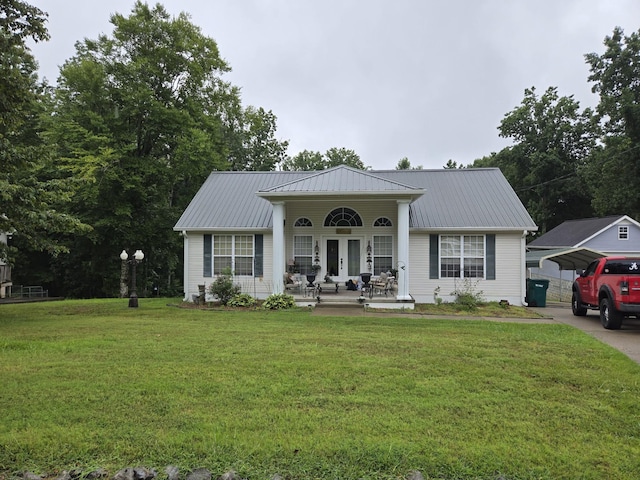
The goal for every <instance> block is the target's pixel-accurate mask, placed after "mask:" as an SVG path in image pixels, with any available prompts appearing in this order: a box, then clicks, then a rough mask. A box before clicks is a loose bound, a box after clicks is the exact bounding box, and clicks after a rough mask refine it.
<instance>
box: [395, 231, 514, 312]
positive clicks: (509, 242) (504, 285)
mask: <svg viewBox="0 0 640 480" xmlns="http://www.w3.org/2000/svg"><path fill="white" fill-rule="evenodd" d="M409 250H410V254H409V256H410V258H411V266H410V283H409V293H410V294H411V296H412V297H413V298H414V299H415V301H416V302H417V303H434V302H435V297H434V294H435V293H434V292H435V290H436V289H437V288H438V287H439V288H440V292H439V297H440V298H442V300H443V301H445V302H452V301H454V300H455V298H454V296H452V295H451V292H453V291H454V290H455V288H456V285H460V281H461V280H455V279H453V278H440V279H430V278H429V234H428V233H414V234H412V235H411V237H410V244H409ZM523 255H524V252H523V251H522V236H521V235H520V234H500V233H498V234H496V279H495V280H482V279H481V280H479V281H478V283H477V285H476V286H475V288H476V289H477V291H482V297H483V298H484V299H485V300H487V301H500V300H508V301H509V303H511V304H514V305H522V304H523V301H524V298H522V285H523V282H524V281H525V280H524V279H525V270H523V268H522V265H523V260H522V259H523ZM398 275H401V273H398ZM473 281H474V282H475V280H473Z"/></svg>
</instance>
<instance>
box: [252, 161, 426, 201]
mask: <svg viewBox="0 0 640 480" xmlns="http://www.w3.org/2000/svg"><path fill="white" fill-rule="evenodd" d="M424 193H425V191H424V190H423V189H422V188H418V187H414V186H411V185H405V184H403V183H398V182H394V181H393V180H387V179H385V178H382V177H379V176H377V175H375V174H372V173H370V172H368V171H366V170H358V169H355V168H351V167H348V166H346V165H339V166H337V167H334V168H330V169H328V170H322V171H320V172H311V173H309V175H308V176H305V177H303V178H299V179H296V180H293V181H291V182H287V183H283V184H280V185H275V186H273V187H271V188H269V189H265V190H261V191H259V192H257V194H258V195H259V196H261V197H278V196H292V195H296V196H297V195H305V196H306V195H336V194H337V195H371V194H375V195H396V196H400V197H406V196H407V195H408V196H410V197H413V198H414V199H415V198H418V197H419V196H421V195H422V194H424Z"/></svg>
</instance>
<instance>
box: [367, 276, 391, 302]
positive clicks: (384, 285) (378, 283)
mask: <svg viewBox="0 0 640 480" xmlns="http://www.w3.org/2000/svg"><path fill="white" fill-rule="evenodd" d="M390 283H391V281H390V278H389V275H387V274H386V273H385V272H382V273H380V276H379V277H378V278H377V279H376V280H375V281H374V282H373V283H372V285H371V287H372V290H373V292H372V293H373V294H378V295H382V294H383V293H384V296H385V297H386V296H387V293H389V289H390V288H391V285H390Z"/></svg>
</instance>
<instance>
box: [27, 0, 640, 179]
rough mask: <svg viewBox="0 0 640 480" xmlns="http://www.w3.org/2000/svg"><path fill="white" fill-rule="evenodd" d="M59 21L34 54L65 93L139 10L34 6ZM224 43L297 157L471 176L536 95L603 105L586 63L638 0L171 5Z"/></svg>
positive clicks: (248, 89)
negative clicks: (552, 93)
mask: <svg viewBox="0 0 640 480" xmlns="http://www.w3.org/2000/svg"><path fill="white" fill-rule="evenodd" d="M27 3H29V4H31V5H35V6H37V7H38V8H40V9H41V10H43V11H45V12H47V13H48V14H49V17H48V22H47V27H48V30H49V34H50V35H51V40H50V41H48V42H46V43H40V44H37V45H35V46H33V47H32V51H33V54H34V56H35V57H36V60H37V61H38V62H39V64H40V75H41V76H42V77H46V78H47V79H48V81H49V83H55V80H56V78H57V76H58V70H59V67H60V66H61V65H62V64H63V63H64V62H65V60H67V59H69V58H70V57H72V56H73V55H74V53H75V47H74V45H75V43H76V42H77V41H82V40H84V39H85V38H86V39H96V38H97V37H98V36H99V35H100V34H107V35H110V34H111V32H112V30H113V29H112V25H111V24H110V23H109V17H110V15H111V14H113V13H120V14H123V15H128V14H129V13H130V12H131V10H132V8H133V5H134V0H110V1H107V2H105V1H103V0H27ZM147 3H149V4H151V5H153V4H155V3H161V4H162V5H163V6H164V7H165V8H166V10H167V11H168V12H169V13H170V14H171V15H177V14H179V13H180V12H186V13H188V14H190V16H191V21H192V23H193V24H195V25H197V26H198V27H200V28H201V30H202V33H203V34H204V35H206V36H208V37H210V38H213V39H214V40H216V42H217V44H218V48H219V50H220V55H221V57H222V58H224V59H225V60H226V61H227V62H228V64H229V65H230V66H231V68H232V72H230V73H228V74H225V75H224V77H223V78H225V79H226V80H227V81H229V82H231V83H232V84H233V85H236V86H238V87H240V88H241V92H242V101H243V104H244V105H245V106H248V105H253V106H255V107H262V108H264V109H266V110H271V111H272V112H273V113H274V114H275V115H276V117H277V119H278V120H277V134H276V136H277V138H278V139H279V140H288V141H289V149H288V154H289V155H291V156H293V155H295V154H296V153H298V152H300V151H302V150H311V151H318V152H321V153H324V152H326V151H327V150H328V149H330V148H333V147H336V148H347V149H351V150H353V151H355V152H356V153H357V154H358V155H359V156H360V158H361V160H362V161H363V163H364V164H365V165H366V166H369V167H371V168H373V169H376V170H383V169H394V168H395V167H396V165H397V164H398V161H399V160H400V159H402V158H405V157H406V158H408V159H409V161H410V163H411V165H412V166H414V167H416V166H422V167H424V168H441V167H442V166H444V165H445V164H446V163H447V161H448V160H454V161H456V162H457V163H458V164H464V165H466V164H469V163H471V162H473V161H474V160H475V159H477V158H482V157H483V156H485V155H489V154H491V153H492V152H498V151H500V150H501V149H503V148H505V147H506V146H508V145H510V144H511V141H510V140H509V139H503V138H500V137H499V135H498V127H499V125H500V121H501V120H502V118H504V116H505V115H506V114H507V113H509V112H510V111H512V110H513V109H515V108H516V107H518V106H519V105H520V103H521V102H522V100H523V98H524V90H525V89H526V88H531V87H535V89H536V91H537V92H538V94H539V95H541V94H542V93H543V92H544V91H545V90H546V89H547V88H548V87H557V88H558V93H559V94H560V95H561V96H571V95H573V97H574V98H575V99H576V100H577V101H579V102H580V105H581V107H582V108H585V107H593V106H595V105H596V104H597V97H596V95H594V94H593V93H591V86H592V85H591V84H590V83H589V82H588V80H587V78H588V76H589V69H588V66H587V64H586V63H585V61H584V55H585V54H586V53H591V52H596V53H598V54H602V53H603V52H604V46H603V41H604V38H605V36H607V35H611V34H612V32H613V29H614V28H615V27H616V26H619V27H621V28H622V29H623V30H624V32H625V33H626V34H627V35H629V34H631V33H633V32H635V31H638V30H640V2H639V1H638V0H164V1H160V2H155V1H150V2H147Z"/></svg>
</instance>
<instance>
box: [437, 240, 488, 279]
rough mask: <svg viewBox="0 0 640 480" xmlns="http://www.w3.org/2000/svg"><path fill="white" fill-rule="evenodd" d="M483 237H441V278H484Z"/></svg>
mask: <svg viewBox="0 0 640 480" xmlns="http://www.w3.org/2000/svg"><path fill="white" fill-rule="evenodd" d="M484 261H485V245H484V235H441V236H440V277H441V278H484Z"/></svg>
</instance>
